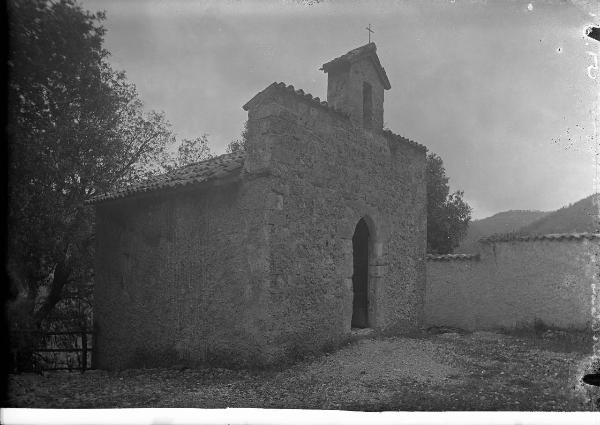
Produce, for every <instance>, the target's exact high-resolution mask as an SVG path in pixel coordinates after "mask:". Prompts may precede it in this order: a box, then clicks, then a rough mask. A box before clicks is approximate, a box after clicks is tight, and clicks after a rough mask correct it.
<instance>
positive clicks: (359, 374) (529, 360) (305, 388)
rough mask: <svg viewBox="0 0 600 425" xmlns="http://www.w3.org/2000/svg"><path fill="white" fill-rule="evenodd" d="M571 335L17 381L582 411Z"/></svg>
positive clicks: (26, 392)
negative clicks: (256, 364)
mask: <svg viewBox="0 0 600 425" xmlns="http://www.w3.org/2000/svg"><path fill="white" fill-rule="evenodd" d="M587 345H588V344H586V343H585V342H582V341H577V340H574V339H573V336H572V335H566V334H554V335H550V334H546V335H544V336H539V335H526V336H514V335H513V336H509V335H503V334H499V333H489V332H478V333H473V334H464V335H463V334H457V333H445V334H439V335H426V336H422V337H419V338H400V337H395V338H380V339H364V340H360V341H357V342H355V343H353V344H350V345H348V346H346V347H344V348H342V349H340V350H338V351H336V352H334V353H331V354H328V355H324V356H321V357H319V358H316V359H312V360H306V361H304V362H301V363H298V364H296V365H295V366H293V367H291V368H288V369H285V370H281V371H274V370H271V371H250V372H249V371H231V370H227V369H201V370H184V371H177V370H169V369H146V370H129V371H122V372H118V373H117V372H114V373H109V372H104V371H91V372H86V373H85V374H79V373H72V374H70V373H51V374H48V375H47V376H39V375H13V376H11V377H10V381H9V382H10V388H11V392H10V395H11V403H12V405H13V406H14V407H48V408H50V407H53V408H61V407H64V408H76V407H84V408H92V407H94V408H105V407H198V408H223V407H266V408H269V407H270V408H304V409H345V410H368V411H379V410H405V411H412V410H560V411H562V410H567V411H573V410H584V409H586V406H584V405H582V403H581V399H580V398H577V395H578V392H577V388H576V387H577V385H578V384H577V381H578V371H577V367H578V364H579V363H580V362H581V361H582V360H583V359H584V358H585V357H586V356H588V355H589V349H588V347H587Z"/></svg>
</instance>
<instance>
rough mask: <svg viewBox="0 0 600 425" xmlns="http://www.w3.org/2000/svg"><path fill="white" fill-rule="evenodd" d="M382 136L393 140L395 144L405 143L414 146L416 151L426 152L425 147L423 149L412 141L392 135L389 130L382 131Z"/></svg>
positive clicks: (422, 146)
mask: <svg viewBox="0 0 600 425" xmlns="http://www.w3.org/2000/svg"><path fill="white" fill-rule="evenodd" d="M382 134H383V135H384V136H385V137H387V138H390V139H392V140H395V141H396V142H400V143H407V144H409V145H411V146H414V147H415V148H417V149H421V150H424V151H426V150H427V147H425V146H424V145H422V144H420V143H417V142H415V141H414V140H410V139H407V138H406V137H402V136H399V135H397V134H395V133H393V132H392V131H391V130H383V132H382Z"/></svg>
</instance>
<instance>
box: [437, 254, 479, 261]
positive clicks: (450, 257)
mask: <svg viewBox="0 0 600 425" xmlns="http://www.w3.org/2000/svg"><path fill="white" fill-rule="evenodd" d="M479 258H480V257H479V254H444V255H437V254H427V261H451V260H462V261H467V260H479Z"/></svg>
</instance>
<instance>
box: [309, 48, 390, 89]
mask: <svg viewBox="0 0 600 425" xmlns="http://www.w3.org/2000/svg"><path fill="white" fill-rule="evenodd" d="M364 59H367V60H370V61H371V63H372V64H373V67H374V68H375V70H376V71H377V76H378V77H379V80H380V81H381V84H382V85H383V88H384V89H386V90H389V89H391V88H392V86H391V85H390V80H389V79H388V77H387V74H386V73H385V69H384V68H383V66H381V62H379V57H378V56H377V46H376V45H375V43H368V44H365V45H364V46H360V47H357V48H356V49H353V50H350V51H349V52H348V53H346V54H344V55H342V56H339V57H337V58H335V59H333V60H330V61H329V62H327V63H324V64H323V65H322V66H321V70H322V71H324V72H325V73H336V72H338V71H343V70H346V69H348V67H350V66H351V65H352V64H353V63H355V62H357V61H360V60H364Z"/></svg>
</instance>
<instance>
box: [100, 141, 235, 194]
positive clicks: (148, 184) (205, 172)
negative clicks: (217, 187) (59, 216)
mask: <svg viewBox="0 0 600 425" xmlns="http://www.w3.org/2000/svg"><path fill="white" fill-rule="evenodd" d="M245 157H246V154H245V153H244V152H234V153H228V154H225V155H221V156H217V157H215V158H211V159H207V160H205V161H201V162H196V163H194V164H190V165H186V166H185V167H181V168H178V169H176V170H174V171H171V172H169V173H166V174H161V175H158V176H155V177H151V178H150V179H148V180H145V181H143V182H140V183H137V184H133V185H131V186H127V187H123V188H121V189H118V190H115V191H114V192H109V193H104V194H102V195H98V196H96V197H94V198H93V199H91V200H90V201H89V202H88V203H89V204H97V203H100V202H104V201H108V200H111V199H119V198H126V197H129V196H132V195H136V194H140V193H148V192H153V191H157V190H161V189H172V188H178V187H183V186H189V185H194V184H199V183H203V182H206V181H209V180H213V179H218V178H222V177H226V176H228V175H231V174H232V173H233V172H235V171H236V170H238V169H241V167H242V165H243V164H244V158H245Z"/></svg>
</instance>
